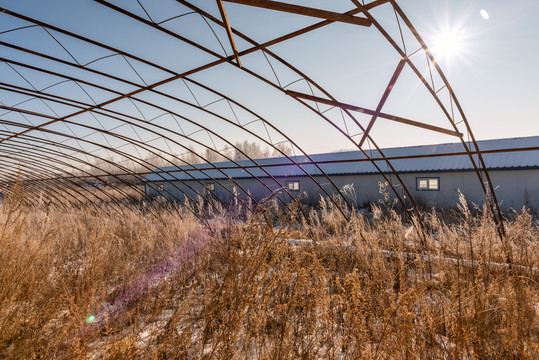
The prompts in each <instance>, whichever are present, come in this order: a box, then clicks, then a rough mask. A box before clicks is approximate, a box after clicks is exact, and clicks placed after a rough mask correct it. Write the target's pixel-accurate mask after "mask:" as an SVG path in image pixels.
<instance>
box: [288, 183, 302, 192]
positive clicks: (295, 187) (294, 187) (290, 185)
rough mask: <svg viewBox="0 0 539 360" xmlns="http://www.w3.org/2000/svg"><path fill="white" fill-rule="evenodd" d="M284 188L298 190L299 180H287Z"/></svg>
mask: <svg viewBox="0 0 539 360" xmlns="http://www.w3.org/2000/svg"><path fill="white" fill-rule="evenodd" d="M286 188H287V189H288V190H292V191H298V190H299V181H287V182H286Z"/></svg>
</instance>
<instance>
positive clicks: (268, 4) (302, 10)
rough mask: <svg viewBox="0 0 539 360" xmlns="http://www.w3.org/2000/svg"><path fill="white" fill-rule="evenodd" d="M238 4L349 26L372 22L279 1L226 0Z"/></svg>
mask: <svg viewBox="0 0 539 360" xmlns="http://www.w3.org/2000/svg"><path fill="white" fill-rule="evenodd" d="M224 1H228V2H232V3H236V4H242V5H249V6H255V7H260V8H264V9H270V10H277V11H282V12H287V13H292V14H299V15H304V16H312V17H316V18H320V19H326V20H332V21H338V22H343V23H348V24H354V25H361V26H371V22H370V21H369V20H367V19H365V18H361V17H356V16H352V15H348V14H341V13H336V12H332V11H326V10H320V9H315V8H310V7H306V6H300V5H293V4H287V3H282V2H279V1H268V0H224Z"/></svg>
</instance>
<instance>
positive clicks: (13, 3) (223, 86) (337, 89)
mask: <svg viewBox="0 0 539 360" xmlns="http://www.w3.org/2000/svg"><path fill="white" fill-rule="evenodd" d="M111 2H112V1H111ZM141 2H142V3H143V4H144V5H145V6H146V7H147V10H148V12H149V14H150V16H152V18H153V19H154V20H155V21H160V20H163V19H166V18H168V17H170V16H174V15H176V14H182V13H185V12H186V10H185V8H184V7H183V6H180V5H178V4H177V3H176V2H175V1H172V0H166V1H165V0H163V1H159V2H156V1H141ZM113 3H115V4H118V5H120V6H122V7H124V8H126V9H128V10H129V11H132V12H134V13H136V14H139V15H140V16H145V14H144V12H143V11H142V10H141V8H140V7H139V6H138V4H137V1H135V0H122V1H114V2H113ZM193 3H194V4H196V5H197V6H201V7H203V8H204V9H206V10H207V11H208V12H210V13H212V14H214V15H216V16H218V12H217V7H216V5H215V1H213V0H201V1H193ZM294 3H297V4H302V5H306V2H305V1H295V2H294ZM0 4H1V6H2V7H5V8H7V9H11V10H13V11H17V12H20V13H22V14H25V15H28V16H31V17H34V18H37V19H40V20H43V21H47V22H50V23H52V24H55V25H58V26H61V27H64V28H66V29H69V30H72V31H76V32H78V33H81V34H83V35H85V36H88V37H91V38H94V39H96V40H99V41H102V42H105V43H107V44H110V45H113V46H116V47H118V48H121V49H125V50H128V51H130V52H133V53H135V54H136V55H138V56H141V57H144V58H146V59H148V60H151V61H155V62H158V63H160V64H163V65H164V66H167V67H169V68H171V69H173V70H175V71H178V72H181V71H185V70H188V69H190V68H192V67H195V66H196V65H197V64H203V63H206V62H211V61H212V60H214V59H215V57H213V56H212V55H209V54H206V53H203V52H201V51H199V50H196V49H193V48H192V47H190V46H189V45H185V44H182V43H181V42H179V41H177V40H173V39H171V38H170V37H168V36H166V35H163V34H159V33H158V32H156V31H153V30H150V31H148V28H147V27H145V26H144V25H141V24H137V23H136V22H134V21H133V20H129V19H127V18H126V17H125V16H123V15H120V14H118V13H115V12H112V11H109V10H108V9H106V8H105V7H104V6H102V5H100V4H97V3H94V2H92V1H90V0H50V1H38V0H1V1H0ZM156 4H158V6H157V5H156ZM309 4H310V6H321V7H325V8H326V9H328V10H332V11H346V10H350V9H352V8H353V5H352V4H351V2H349V1H344V0H343V1H312V2H309ZM399 4H400V5H401V7H402V8H403V10H404V11H405V13H406V14H407V15H408V17H409V18H410V20H411V21H412V23H413V24H414V25H415V26H416V27H417V29H418V30H419V32H420V34H421V35H422V36H423V38H424V39H425V40H426V41H427V43H428V44H429V45H434V44H435V41H436V37H437V36H438V35H439V34H440V33H443V32H444V31H446V32H447V31H448V30H450V31H453V32H456V33H458V34H459V36H460V39H461V44H460V49H459V51H458V52H456V53H454V54H451V55H447V56H446V57H442V58H440V64H441V66H442V69H443V71H444V73H445V74H446V76H447V77H448V79H449V81H450V83H451V85H452V87H453V89H454V91H455V93H456V96H457V97H458V99H459V100H460V102H461V104H462V106H463V109H464V112H465V114H466V115H467V118H468V120H469V122H470V124H471V126H472V129H473V131H474V134H475V135H476V137H477V138H478V139H492V138H504V137H518V136H529V135H538V134H539V121H538V115H537V114H536V103H537V100H538V99H539V90H538V88H537V84H538V83H539V71H538V70H537V65H538V64H539V40H538V39H539V21H537V19H538V17H539V1H537V0H519V1H516V2H508V1H501V0H490V1H489V0H476V1H470V0H452V1H448V0H447V1H442V0H438V1H433V0H431V1H428V0H413V1H411V0H409V1H400V2H399ZM225 6H226V9H227V12H228V15H229V18H230V22H231V24H232V26H233V27H235V28H237V29H239V30H240V31H242V32H244V33H245V34H247V35H249V36H250V37H252V38H253V39H255V40H257V41H259V42H263V41H265V40H269V39H271V38H272V37H275V36H278V35H281V34H285V33H288V32H290V31H293V30H294V29H298V28H301V27H303V26H306V25H309V24H312V23H313V22H316V21H317V20H313V19H311V18H307V17H303V16H299V15H290V14H281V13H277V12H273V11H269V10H265V9H253V8H249V7H246V6H242V5H237V4H230V3H226V4H225ZM390 10H391V7H390V6H389V5H385V6H381V7H379V8H378V9H375V10H373V11H372V14H373V15H374V16H375V17H376V18H377V19H378V20H379V21H380V22H381V23H382V24H384V25H387V28H388V30H389V31H390V33H391V34H392V35H395V37H396V38H397V39H398V36H399V35H398V28H397V27H396V22H395V14H394V13H393V12H392V11H390ZM481 10H484V11H485V12H486V13H487V14H488V19H485V18H484V17H483V16H482V15H481ZM20 24H22V23H21V22H20V21H15V20H13V19H11V18H10V17H8V16H4V15H2V17H1V18H0V31H2V30H6V29H9V28H12V27H14V26H17V25H20ZM167 27H168V28H169V29H171V30H174V31H176V32H178V33H181V34H182V35H184V36H186V37H187V38H190V39H192V40H194V41H197V42H200V43H201V44H204V45H205V46H207V47H209V48H211V49H212V50H213V51H215V52H218V53H220V54H223V51H222V49H221V47H220V45H219V43H218V42H217V41H216V40H215V37H214V36H213V34H212V33H211V31H210V30H209V29H208V27H207V25H206V24H205V23H204V22H203V21H202V19H201V18H200V17H196V16H185V17H183V18H181V19H178V20H176V21H171V22H169V23H167ZM214 30H215V31H216V33H217V35H218V36H219V38H220V40H221V42H222V43H223V46H224V47H225V49H226V51H227V53H228V54H230V53H231V50H230V46H229V45H228V40H227V38H226V35H225V33H224V32H223V31H222V30H219V29H217V27H216V26H214ZM405 36H407V35H406V34H405ZM407 37H408V36H407ZM58 39H59V40H60V41H61V42H62V44H64V45H65V46H66V47H67V48H68V49H69V50H70V51H71V52H72V53H73V54H74V55H75V57H76V58H77V60H79V61H80V62H81V63H84V62H87V61H91V60H93V59H95V58H96V57H99V56H103V55H107V51H103V50H99V49H96V48H93V47H83V46H81V44H80V43H79V42H77V41H73V40H71V39H69V38H66V37H64V36H58ZM0 40H3V41H6V42H11V43H16V44H19V45H20V44H24V46H27V47H30V48H32V49H35V50H38V51H43V52H46V53H48V54H51V55H54V56H58V57H62V58H63V59H66V60H71V59H70V57H69V56H68V55H67V54H66V53H65V52H64V51H63V49H61V48H60V47H59V46H58V45H57V44H56V43H55V42H54V41H53V40H52V39H50V37H48V35H46V34H44V33H43V31H42V30H41V29H27V30H23V31H20V32H17V33H9V34H4V35H0ZM236 41H237V44H238V47H239V48H240V50H241V49H245V48H247V47H248V46H249V45H248V44H247V43H245V42H244V41H242V40H240V39H236ZM408 44H409V47H410V48H414V47H417V44H412V42H409V43H408ZM271 50H272V51H274V52H276V53H277V54H279V55H281V56H282V57H283V58H284V59H286V60H287V61H289V62H290V63H291V64H292V65H294V66H296V67H297V68H299V69H300V70H301V71H303V72H304V73H306V74H307V75H308V76H310V77H312V79H313V80H315V81H317V82H319V84H320V85H322V86H323V87H324V88H325V89H327V90H328V91H329V92H330V93H331V94H333V95H334V96H335V97H336V98H337V99H338V100H340V101H343V102H348V103H351V104H354V105H358V106H363V107H366V108H371V109H374V108H375V107H376V105H377V103H378V101H379V99H380V97H381V96H382V93H383V91H384V88H385V86H386V85H387V83H388V81H389V79H390V77H391V74H392V72H393V70H394V69H395V67H396V65H397V63H398V61H399V57H398V55H397V53H396V52H395V51H394V50H393V49H392V48H391V47H390V46H389V44H388V43H387V42H386V41H385V39H383V38H382V37H381V35H380V34H379V33H378V32H377V30H376V29H375V28H374V27H370V28H364V27H358V26H354V25H349V24H333V25H330V26H328V27H326V28H323V29H320V30H317V31H314V32H312V33H309V34H307V35H303V36H300V37H297V38H295V39H292V40H290V41H287V42H284V43H281V44H278V45H276V46H273V47H271ZM0 52H1V53H2V56H5V57H8V58H12V59H24V60H28V55H24V54H20V53H17V52H16V51H13V50H9V49H6V48H4V47H0ZM242 61H243V64H244V65H245V67H246V68H248V69H251V70H254V71H257V72H258V73H260V74H263V75H264V76H267V77H268V78H270V79H271V80H275V78H274V77H273V74H272V70H271V68H269V66H268V65H267V62H266V60H265V59H264V58H263V56H262V54H261V53H260V52H258V53H253V54H251V55H247V56H245V57H244V58H242ZM30 62H35V64H40V63H39V61H38V60H35V59H32V60H30ZM271 62H272V65H273V66H274V70H275V71H276V73H277V77H278V79H279V81H280V82H281V83H282V84H287V83H289V82H292V81H295V80H297V79H298V78H297V75H296V74H293V73H292V72H290V71H289V70H287V69H285V68H283V67H281V66H280V65H278V63H277V62H275V61H273V60H271ZM125 65H126V64H125V63H122V60H121V59H118V58H111V59H107V60H104V61H101V62H98V63H95V64H94V65H93V66H94V67H95V68H97V69H100V70H104V71H109V72H113V73H116V74H119V75H120V76H123V77H125V78H129V79H130V80H132V81H139V80H140V79H139V78H138V77H137V76H136V74H135V73H134V72H133V71H132V70H131V69H130V68H129V67H126V66H125ZM47 66H49V68H54V67H52V65H50V64H47ZM133 66H134V67H135V68H136V69H137V71H138V72H139V74H141V75H142V77H143V78H144V80H145V81H146V82H147V83H152V82H155V81H159V80H161V79H163V78H165V77H166V76H167V74H165V73H162V72H160V71H156V70H152V69H150V68H148V67H146V66H144V65H142V64H137V63H134V64H133ZM0 67H1V68H0V71H1V72H2V75H0V77H1V78H2V81H5V82H12V83H14V84H19V85H21V86H25V85H27V84H25V83H24V81H22V80H21V79H20V78H18V77H17V75H16V74H14V73H13V72H12V71H11V70H10V69H9V68H6V66H5V64H0ZM25 75H26V76H27V77H28V78H30V79H31V81H32V82H33V83H34V84H36V85H39V86H38V87H44V86H47V85H49V84H51V83H53V81H52V79H50V77H49V78H44V77H40V76H38V75H37V74H31V72H27V73H25ZM87 79H89V80H90V79H93V77H92V76H89V75H88V77H87ZM193 79H196V80H199V81H201V82H203V83H205V84H207V85H210V86H212V87H214V88H216V89H219V90H221V91H223V92H225V93H226V94H228V95H230V96H231V97H233V98H234V99H237V100H239V101H240V102H242V103H243V104H245V105H249V107H250V108H252V109H253V110H255V111H256V112H257V113H258V114H259V115H261V116H263V117H265V118H266V119H268V120H269V121H271V122H272V123H273V124H275V125H276V126H278V127H279V128H280V129H282V130H284V131H285V132H287V133H288V134H290V136H291V137H292V138H293V139H294V140H295V141H297V142H298V143H299V144H300V145H301V146H302V147H303V148H304V149H305V150H307V151H308V152H326V151H333V150H338V149H353V148H354V145H353V144H352V143H350V142H349V141H348V140H346V139H345V138H344V137H343V136H341V135H339V134H338V133H337V132H336V131H335V130H334V129H332V127H331V126H329V125H328V124H327V123H325V122H324V121H323V120H321V119H320V118H319V117H318V116H316V115H315V114H314V113H313V112H311V111H308V110H306V109H305V108H303V107H302V106H298V104H297V103H296V102H295V101H293V100H291V99H290V98H288V97H287V96H284V95H282V94H281V93H279V92H278V91H276V90H275V89H273V88H271V87H270V86H267V85H265V84H262V83H261V82H259V81H257V80H255V79H253V78H252V77H250V76H249V75H247V74H246V73H245V72H242V71H240V70H238V69H236V68H234V67H233V66H230V65H226V64H225V65H219V66H217V67H215V68H213V69H210V70H208V71H204V72H201V73H198V74H196V75H194V76H193ZM62 86H65V87H64V88H62ZM62 86H59V87H56V88H54V91H57V92H56V93H58V94H61V93H62V92H63V93H64V94H67V93H70V94H74V93H75V92H77V91H78V92H79V93H80V94H79V93H77V94H78V95H77V96H80V99H81V100H82V99H85V101H88V98H87V97H86V98H85V94H83V93H82V92H81V91H80V89H76V88H74V87H69V85H62ZM111 88H114V89H116V90H118V91H128V90H130V87H129V86H126V85H122V84H113V83H111ZM162 89H163V91H166V92H169V93H171V94H174V95H176V96H179V97H182V98H185V99H188V98H190V96H191V95H190V94H189V92H188V90H187V88H186V87H185V85H184V84H183V83H181V82H175V83H172V84H169V85H166V86H164V87H162ZM290 89H293V90H298V91H302V92H308V91H309V88H308V87H307V86H306V84H305V83H304V82H298V83H296V84H295V85H292V86H291V87H290ZM86 90H87V91H88V92H90V94H91V95H92V96H93V97H94V99H95V100H101V101H103V100H106V99H107V98H110V97H112V96H111V95H110V94H107V93H106V92H103V91H97V90H95V89H86ZM192 90H193V91H194V92H195V93H196V96H197V100H198V101H199V102H200V103H202V104H207V103H209V102H211V101H213V100H216V98H215V96H213V95H211V94H208V93H206V92H204V91H201V90H200V89H196V88H192ZM141 98H144V99H147V100H148V101H151V102H154V101H155V102H156V103H159V104H160V105H163V106H168V107H170V108H172V109H174V110H175V111H178V112H181V113H182V114H186V115H189V116H192V117H193V118H196V119H197V121H200V123H203V124H205V125H208V126H210V127H211V128H212V129H215V130H216V132H217V133H219V134H220V135H222V136H224V137H225V138H227V139H228V140H230V141H231V142H234V141H238V140H242V139H251V138H249V137H247V136H245V135H243V134H241V133H238V132H237V130H235V129H234V128H233V127H231V126H229V125H224V124H222V123H221V122H219V121H217V120H216V119H215V118H212V117H208V116H207V115H206V114H202V113H200V112H198V111H194V110H192V109H189V108H187V107H185V106H180V105H178V104H175V103H172V102H170V101H166V100H163V99H157V98H156V97H155V96H153V95H142V96H141ZM190 99H191V100H192V98H190ZM0 100H1V101H2V102H4V103H6V104H13V103H15V101H16V100H17V99H15V98H12V97H10V95H8V94H5V93H3V92H2V93H0ZM225 105H226V104H224V103H217V104H215V105H211V109H212V110H214V111H216V112H219V113H221V114H227V115H226V116H229V117H231V116H232V115H231V114H230V111H229V109H228V108H227V107H226V106H225ZM34 106H35V108H34V110H37V109H40V108H39V107H40V106H41V107H42V105H39V104H35V105H34ZM114 108H115V109H118V110H121V111H126V112H129V113H133V114H135V113H136V111H135V110H134V109H133V108H132V107H131V105H130V104H129V103H128V102H125V101H124V102H120V103H119V104H117V105H114ZM40 110H43V109H40ZM45 110H46V109H45ZM62 110H64V111H66V113H67V112H68V110H69V109H57V112H59V113H61V112H62ZM141 110H142V111H143V112H144V115H145V116H146V117H148V118H152V117H154V116H157V115H159V111H156V110H155V109H151V108H149V107H145V106H141ZM47 111H48V110H47ZM227 111H228V112H227ZM383 111H384V112H387V113H391V114H395V115H400V116H404V117H408V118H410V119H414V120H421V121H427V122H429V123H431V124H433V125H438V126H444V127H449V125H448V122H447V121H446V120H444V119H443V116H441V114H440V112H439V110H438V109H437V108H436V106H433V103H432V99H431V98H430V97H429V96H427V94H426V93H425V90H424V88H423V87H422V86H420V84H419V83H418V81H417V80H416V79H415V78H414V77H413V76H411V72H410V71H409V70H407V69H405V70H404V72H403V74H402V75H401V78H399V80H398V81H397V84H396V85H395V88H394V89H393V92H392V94H391V95H390V97H389V99H388V101H387V103H386V105H385V106H384V108H383ZM237 115H238V117H239V118H240V122H242V123H246V122H248V121H249V120H250V115H248V114H242V113H241V111H237ZM328 116H329V117H331V118H332V119H338V118H339V116H340V114H339V112H338V111H335V110H334V111H330V112H328ZM358 119H359V120H360V121H361V122H362V124H363V125H364V126H366V123H368V121H369V119H370V118H369V117H366V116H363V117H361V116H358ZM74 120H76V121H81V122H83V121H84V122H92V121H95V119H91V118H89V117H80V118H77V119H74ZM36 121H38V120H37V119H36ZM157 121H162V122H161V124H163V125H164V126H172V125H170V121H171V119H170V118H166V117H163V118H162V120H157ZM335 121H336V122H337V121H339V120H335ZM107 124H108V125H105V127H112V126H113V121H109V122H108V123H107ZM339 124H340V126H341V127H343V128H344V123H343V122H342V121H341V122H340V123H339ZM117 125H118V124H114V126H117ZM180 125H181V127H182V129H183V130H184V131H185V132H187V133H188V132H190V131H196V129H197V127H196V126H194V125H192V124H189V123H187V122H185V123H181V122H180ZM174 126H176V125H174ZM347 126H350V129H349V130H350V133H351V134H353V133H357V131H354V129H353V126H352V124H351V123H350V122H349V120H348V123H347ZM51 128H54V129H61V127H60V126H57V127H51ZM249 128H250V129H251V130H253V131H255V132H257V133H258V134H261V135H263V136H265V129H264V128H263V127H262V126H261V123H260V122H258V123H253V124H252V125H249ZM64 130H65V129H64ZM84 131H85V130H83V129H75V132H76V133H77V134H79V135H81V134H85V132H84ZM118 131H120V130H118ZM122 131H123V132H124V133H125V134H126V135H133V134H132V132H131V131H132V130H130V129H127V128H125V127H124V128H123V129H122ZM372 134H373V136H374V138H375V140H376V141H377V142H378V144H379V145H381V146H386V147H387V146H403V145H413V144H428V143H438V142H452V141H455V140H456V138H452V137H449V136H444V135H436V134H432V133H430V132H427V131H424V130H420V129H415V128H411V127H409V126H404V125H395V124H394V123H390V122H388V121H387V120H382V119H380V120H378V121H377V123H376V125H375V127H374V128H373V131H372ZM140 135H141V136H142V137H143V138H144V140H148V141H149V139H152V138H154V135H152V134H144V133H142V132H141V134H140ZM271 135H272V140H273V141H274V142H276V141H279V137H278V136H277V135H276V134H271ZM196 136H200V137H199V139H200V141H205V142H209V139H208V136H207V134H204V133H201V134H199V135H196ZM355 139H356V140H359V138H358V137H355ZM213 140H214V142H216V143H217V144H216V145H217V147H223V146H226V145H225V144H224V143H222V142H220V141H219V140H216V139H213ZM96 141H103V140H102V139H101V140H98V139H97V138H96ZM110 141H115V140H114V139H111V140H110ZM154 143H155V144H156V146H164V144H163V143H162V142H159V140H155V142H154ZM173 147H174V146H173Z"/></svg>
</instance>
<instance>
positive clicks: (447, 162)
mask: <svg viewBox="0 0 539 360" xmlns="http://www.w3.org/2000/svg"><path fill="white" fill-rule="evenodd" d="M478 146H479V149H480V150H481V151H489V150H500V149H517V148H529V147H538V146H539V136H532V137H523V138H511V139H496V140H483V141H478ZM464 151H465V150H464V146H463V145H462V144H461V143H451V144H437V145H423V146H410V147H396V148H387V149H382V152H383V153H384V155H385V156H386V157H390V158H391V157H402V156H425V155H434V156H432V157H419V158H412V159H392V160H390V162H391V164H392V165H393V167H394V168H395V170H396V171H397V172H399V173H402V172H443V171H469V170H473V166H472V163H471V161H470V158H469V156H468V155H450V156H439V155H440V154H445V153H455V152H464ZM367 154H368V155H369V156H370V157H371V158H375V159H376V158H379V157H380V153H379V152H378V151H376V150H374V151H372V152H371V151H367ZM437 155H438V156H437ZM475 158H476V159H477V156H475ZM291 159H292V160H293V161H295V162H296V163H309V162H311V160H309V158H308V157H307V156H291ZM311 159H312V161H314V162H316V163H318V164H319V165H318V166H319V168H317V167H316V165H313V164H312V163H311V164H304V165H299V166H298V165H296V164H294V163H293V161H291V160H290V159H288V158H286V157H278V158H268V159H259V160H254V161H251V160H241V161H237V162H236V163H234V162H231V161H226V162H218V163H213V164H196V165H193V166H189V165H184V166H179V167H176V166H169V167H163V168H157V169H156V170H155V173H152V174H150V175H148V176H147V177H146V178H145V179H144V181H164V180H176V179H179V180H190V179H193V178H196V179H200V180H204V179H210V177H211V178H214V179H226V178H229V177H230V178H235V179H237V178H251V177H253V176H256V177H268V176H269V175H271V176H274V177H293V176H305V175H306V173H305V172H307V173H309V174H311V175H321V171H320V169H322V170H323V171H324V172H325V173H326V174H327V175H346V174H373V173H378V170H377V169H376V167H375V166H374V165H373V164H372V163H371V162H370V161H355V162H354V160H365V159H367V157H366V156H365V155H364V154H363V153H362V152H361V151H345V152H336V153H327V154H316V155H311ZM483 159H484V160H485V163H486V165H487V168H489V169H493V170H494V169H507V168H510V169H519V168H539V150H532V151H507V152H495V153H487V154H483ZM328 161H329V162H330V163H324V162H328ZM255 162H256V163H255ZM375 163H376V164H377V165H378V166H379V167H380V169H381V170H382V171H384V172H389V170H390V169H389V168H388V166H387V163H386V162H385V161H384V160H376V161H375ZM279 164H280V165H279ZM286 164H290V165H286ZM238 165H239V168H238ZM272 165H273V166H272ZM276 165H277V166H276ZM233 167H236V168H233ZM241 167H248V168H246V169H242V168H241ZM215 168H225V169H222V170H216V169H215ZM226 168H233V169H226ZM194 169H200V170H194ZM185 170H191V171H185ZM171 174H173V176H172V175H171ZM268 174H269V175H268ZM175 178H176V179H175Z"/></svg>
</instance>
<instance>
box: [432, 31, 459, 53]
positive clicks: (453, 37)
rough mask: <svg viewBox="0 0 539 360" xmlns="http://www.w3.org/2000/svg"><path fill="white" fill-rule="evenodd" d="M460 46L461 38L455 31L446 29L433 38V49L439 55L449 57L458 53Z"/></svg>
mask: <svg viewBox="0 0 539 360" xmlns="http://www.w3.org/2000/svg"><path fill="white" fill-rule="evenodd" d="M461 46H462V41H461V38H460V36H459V34H458V32H456V31H446V32H444V33H442V34H440V35H438V36H437V37H436V38H435V39H434V47H433V49H432V50H433V51H434V52H435V53H436V54H438V55H439V56H443V57H450V56H452V55H455V54H458V52H459V51H460V49H461Z"/></svg>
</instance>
